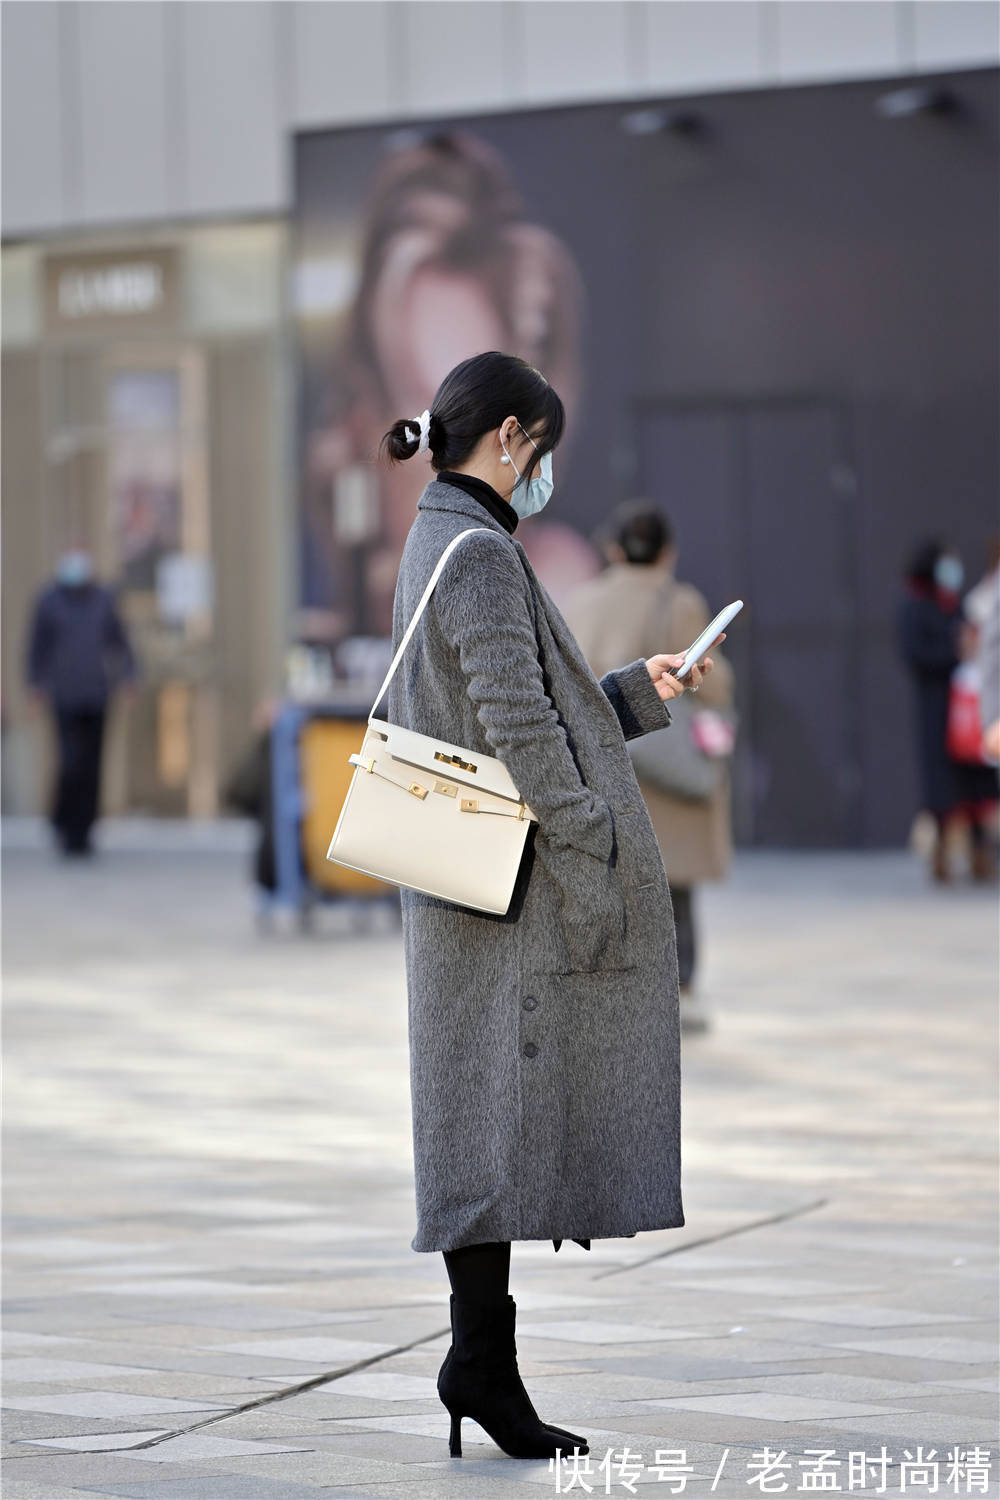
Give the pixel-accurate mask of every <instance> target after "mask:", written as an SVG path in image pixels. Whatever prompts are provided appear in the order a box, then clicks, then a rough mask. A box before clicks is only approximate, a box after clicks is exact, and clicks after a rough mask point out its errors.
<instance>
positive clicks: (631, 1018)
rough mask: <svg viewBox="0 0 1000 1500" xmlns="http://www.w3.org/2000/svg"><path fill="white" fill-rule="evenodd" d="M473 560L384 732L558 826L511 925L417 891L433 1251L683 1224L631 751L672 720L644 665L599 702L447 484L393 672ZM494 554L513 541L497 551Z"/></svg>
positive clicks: (670, 1074)
mask: <svg viewBox="0 0 1000 1500" xmlns="http://www.w3.org/2000/svg"><path fill="white" fill-rule="evenodd" d="M469 526H482V527H485V528H486V530H485V531H481V532H477V533H476V535H474V536H470V537H466V538H465V539H464V540H463V541H462V542H461V543H460V544H459V546H458V547H457V548H456V550H455V551H454V552H453V553H452V555H451V557H450V559H449V561H448V563H447V565H446V567H445V570H444V572H443V574H442V576H441V578H440V580H439V582H438V584H437V587H436V588H435V590H434V593H433V595H432V596H431V601H430V603H429V604H428V606H427V608H426V610H425V611H424V614H423V616H422V618H421V621H420V623H419V625H418V626H417V629H416V632H415V634H414V637H413V639H412V641H411V642H410V644H409V646H408V648H407V651H406V654H405V655H404V657H403V661H402V663H401V664H400V667H399V670H398V671H397V672H396V675H395V677H394V678H393V680H392V683H391V684H390V687H389V693H388V703H387V705H385V706H384V707H383V710H382V711H383V712H386V716H387V717H388V718H389V719H390V720H391V721H392V722H393V723H396V724H401V725H403V726H405V727H407V728H410V729H414V730H418V731H419V732H421V733H423V734H430V735H440V736H442V738H446V739H448V740H450V741H451V742H452V743H453V744H459V745H463V746H465V747H467V748H468V749H470V750H473V751H476V750H478V751H479V752H480V753H481V754H488V755H495V756H497V757H498V758H499V759H500V760H501V761H503V763H504V765H505V766H506V767H507V769H508V770H509V772H510V774H511V776H512V777H513V779H514V782H515V784H516V785H517V787H518V790H519V791H520V793H521V796H522V797H523V798H524V800H525V801H526V802H527V803H528V805H529V806H530V807H531V809H532V811H533V812H534V813H535V814H536V816H537V818H538V823H537V825H533V826H532V828H531V830H530V831H529V835H528V841H527V845H526V849H525V855H524V860H523V862H522V865H521V870H520V874H519V876H518V881H517V885H516V888H515V892H514V898H513V900H512V902H511V906H510V910H509V911H508V912H507V913H506V914H505V915H503V916H495V915H490V914H487V913H483V912H477V911H473V910H471V909H470V908H467V907H462V906H457V905H455V904H453V903H450V902H447V901H442V900H440V899H438V898H437V897H433V896H427V895H423V894H422V893H420V892H417V891H412V890H409V889H403V890H402V891H401V900H402V916H403V940H404V952H405V960H406V976H407V993H408V1022H409V1041H410V1091H411V1104H412V1115H413V1154H414V1171H415V1183H416V1201H417V1232H416V1235H415V1236H414V1238H413V1240H412V1241H411V1246H412V1248H413V1249H414V1250H417V1251H431V1250H438V1251H440V1250H451V1249H455V1248H457V1247H459V1246H462V1245H472V1244H477V1243H480V1242H483V1241H488V1240H538V1239H549V1238H552V1239H601V1238H613V1237H618V1236H630V1235H633V1234H635V1233H636V1232H638V1231H640V1230H644V1229H667V1228H672V1227H676V1226H679V1225H682V1224H683V1223H684V1211H683V1207H682V1202H681V1161H680V1037H679V1005H678V989H677V959H676V947H675V940H674V922H673V911H672V908H671V901H670V892H669V889H668V886H667V879H666V875H665V873H664V868H663V862H662V859H661V857H660V851H659V847H658V844H657V840H656V836H655V834H654V832H653V828H652V825H651V823H650V820H649V814H648V813H647V811H646V807H645V804H644V802H643V799H642V797H641V795H640V792H639V788H638V785H637V783H636V779H635V774H634V772H633V770H632V762H631V760H630V758H629V754H628V751H627V749H626V747H625V741H626V739H630V738H632V737H634V736H635V735H639V734H644V733H647V732H648V731H651V730H654V729H660V728H662V727H663V726H664V724H667V723H669V722H670V715H669V713H668V711H667V708H666V705H665V704H664V703H663V701H662V700H661V698H660V697H659V694H658V693H657V691H656V688H655V687H654V685H653V682H652V680H651V678H650V676H649V672H648V671H647V668H646V665H645V662H644V661H643V660H638V661H634V662H631V663H629V664H627V665H625V666H623V667H622V668H621V669H619V670H617V671H613V672H609V673H607V674H606V675H605V676H604V677H602V678H601V680H600V682H598V680H597V678H596V677H595V676H594V674H593V672H592V671H591V669H590V667H589V666H588V665H587V662H586V660H585V658H584V656H583V654H582V652H581V650H580V648H579V646H578V645H577V643H576V640H575V638H574V637H573V635H572V634H571V633H570V630H569V628H568V626H567V625H566V623H565V621H564V620H563V618H562V616H561V615H560V613H559V611H558V610H557V608H556V606H555V604H554V603H553V602H552V600H551V599H550V597H549V595H548V594H547V592H546V590H545V589H544V587H543V586H542V584H541V583H540V581H539V580H538V578H537V577H536V575H535V573H534V572H533V570H532V568H531V565H530V564H529V562H528V559H527V556H526V554H525V552H524V549H523V547H522V546H521V545H520V543H519V542H518V541H517V540H516V539H515V537H513V536H512V535H510V534H509V533H508V532H507V531H506V530H505V529H504V527H503V526H502V525H501V524H500V522H499V521H497V520H495V519H494V518H493V516H492V515H490V513H489V512H488V511H487V510H486V509H485V507H484V506H482V505H480V504H479V503H478V501H476V500H475V499H473V498H472V497H471V496H470V495H467V494H466V493H465V492H464V491H463V490H460V489H458V488H456V487H455V486H453V485H449V484H446V483H442V482H441V481H440V480H433V481H432V482H431V483H430V484H428V486H427V487H426V489H425V490H424V493H423V494H422V496H421V497H420V500H419V501H418V503H417V516H416V519H415V520H414V522H413V525H412V527H411V528H410V532H409V535H408V537H407V539H406V544H405V547H404V550H403V555H402V559H401V562H400V569H399V578H398V582H397V586H396V595H395V604H394V611H393V647H394V648H395V647H396V646H397V645H398V643H399V640H400V638H401V636H402V634H403V632H404V630H405V628H406V625H407V623H408V622H409V620H410V618H411V616H412V614H413V613H414V611H415V609H416V607H417V604H418V602H419V599H420V595H421V593H422V592H423V589H424V587H425V585H426V583H427V580H428V578H429V576H430V574H431V571H432V569H433V567H434V564H435V563H436V562H437V560H438V558H439V557H440V555H441V553H442V551H443V550H444V548H445V546H446V545H447V543H448V542H449V541H450V539H451V538H452V537H453V536H455V535H456V534H457V533H458V532H460V531H462V530H464V529H466V528H467V527H469ZM491 533H492V534H491Z"/></svg>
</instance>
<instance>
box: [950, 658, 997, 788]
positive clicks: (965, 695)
mask: <svg viewBox="0 0 1000 1500" xmlns="http://www.w3.org/2000/svg"><path fill="white" fill-rule="evenodd" d="M945 747H946V749H947V751H948V754H949V755H950V757H951V759H952V760H961V761H966V762H971V763H972V764H974V765H979V766H982V765H986V764H987V762H986V761H985V760H984V759H983V749H982V747H983V726H982V722H981V720H980V717H979V668H978V666H977V665H976V663H975V662H971V661H966V662H963V663H962V665H961V666H960V667H956V668H955V670H954V672H953V673H952V674H951V690H950V692H949V694H948V728H947V732H946V735H945Z"/></svg>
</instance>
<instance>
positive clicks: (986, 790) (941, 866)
mask: <svg viewBox="0 0 1000 1500" xmlns="http://www.w3.org/2000/svg"><path fill="white" fill-rule="evenodd" d="M964 581H965V569H964V566H963V564H962V560H961V558H960V557H959V555H958V552H957V551H956V549H955V548H954V547H951V546H948V545H946V544H945V543H944V542H942V541H940V540H938V539H932V540H929V541H926V542H923V543H922V544H921V545H920V546H919V547H918V548H917V551H916V552H915V553H914V555H913V558H912V559H911V562H910V564H909V567H908V570H907V573H906V592H905V595H904V598H903V600H902V603H901V605H900V608H899V614H898V632H899V643H900V650H901V653H902V656H903V660H904V662H905V663H906V665H907V667H908V668H909V670H910V674H911V677H912V680H913V686H914V705H915V709H916V729H917V755H918V761H919V767H920V780H921V801H922V805H923V808H924V810H925V811H926V812H928V813H929V814H930V815H931V817H932V818H933V820H934V838H933V843H932V846H931V858H930V870H931V874H932V876H933V878H934V879H935V880H936V881H941V882H944V881H947V880H949V879H950V876H951V869H950V863H949V857H948V843H949V838H950V835H951V833H952V830H953V829H954V828H957V827H958V826H959V825H964V826H965V828H966V829H967V833H968V839H969V850H970V868H971V873H972V876H973V878H974V879H976V880H987V879H990V878H991V877H992V874H993V851H992V850H991V847H990V838H989V819H990V817H991V814H992V810H993V806H994V804H995V800H996V772H995V770H994V769H993V768H991V767H990V766H989V765H987V764H985V763H984V762H983V761H982V759H981V757H980V755H979V754H978V750H977V747H973V749H972V750H970V749H968V748H967V747H965V746H962V745H960V744H959V743H958V741H959V739H960V738H961V736H960V735H959V734H958V733H957V722H960V721H961V718H962V698H963V696H965V695H966V694H967V693H968V691H969V690H970V689H969V684H968V683H966V681H965V679H964V677H963V675H962V674H961V673H960V672H959V669H960V667H961V666H962V663H963V662H969V661H971V660H972V658H973V657H974V654H975V649H976V642H975V631H974V629H972V628H970V625H969V622H968V621H967V620H966V618H965V616H964V613H963V609H962V584H963V582H964ZM966 717H967V716H966Z"/></svg>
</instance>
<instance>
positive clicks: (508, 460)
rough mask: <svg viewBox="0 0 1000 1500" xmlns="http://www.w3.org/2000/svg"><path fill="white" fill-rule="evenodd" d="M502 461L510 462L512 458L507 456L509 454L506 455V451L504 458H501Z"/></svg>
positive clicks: (503, 462)
mask: <svg viewBox="0 0 1000 1500" xmlns="http://www.w3.org/2000/svg"><path fill="white" fill-rule="evenodd" d="M500 462H501V463H502V464H509V463H510V459H509V458H508V457H507V455H506V453H505V454H504V456H503V458H502V459H501V460H500Z"/></svg>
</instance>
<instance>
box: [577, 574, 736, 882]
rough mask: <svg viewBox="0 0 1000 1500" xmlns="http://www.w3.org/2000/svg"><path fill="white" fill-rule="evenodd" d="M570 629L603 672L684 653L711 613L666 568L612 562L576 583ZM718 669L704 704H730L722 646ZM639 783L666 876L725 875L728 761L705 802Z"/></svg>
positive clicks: (702, 695) (703, 691) (702, 696)
mask: <svg viewBox="0 0 1000 1500" xmlns="http://www.w3.org/2000/svg"><path fill="white" fill-rule="evenodd" d="M564 614H565V616H566V619H567V621H568V623H569V626H570V628H571V630H572V631H573V633H574V635H575V636H576V638H577V640H578V641H579V642H580V646H581V648H582V649H583V652H584V654H585V656H586V658H587V660H588V661H589V662H590V665H591V667H592V668H593V669H594V671H595V672H597V673H598V674H600V673H602V672H605V671H607V670H608V668H609V667H610V666H612V665H613V663H614V662H616V661H621V660H623V659H624V658H627V657H631V656H635V655H636V654H641V655H642V656H644V657H646V656H653V655H655V654H656V652H658V651H683V650H684V649H685V647H686V646H690V644H691V642H692V641H693V640H694V639H695V638H696V637H697V636H699V635H700V634H701V632H702V631H703V630H704V629H705V626H706V625H707V624H708V622H709V620H710V619H711V618H712V617H711V615H710V614H709V612H708V605H707V604H706V603H705V599H704V596H703V595H702V594H700V593H699V592H698V590H697V589H696V588H694V587H693V586H692V585H691V584H690V583H680V582H677V581H675V580H673V578H672V576H671V573H670V571H669V570H668V569H667V568H665V567H660V566H657V565H652V564H651V565H650V566H648V567H643V566H641V565H639V564H636V563H624V562H623V563H614V564H612V566H611V567H609V568H606V569H605V571H604V572H603V573H601V574H599V575H598V577H596V578H591V579H588V580H587V582H586V583H584V584H581V585H580V587H579V588H578V589H576V590H575V591H574V593H573V595H572V597H571V599H570V601H569V603H568V605H567V606H566V607H565V609H564ZM712 665H713V670H712V671H711V672H710V673H709V674H708V676H707V677H706V678H705V681H704V683H703V685H702V686H701V688H699V690H698V691H699V697H698V706H699V707H700V708H719V709H723V708H731V707H732V704H733V674H732V668H731V666H730V664H729V662H728V661H727V660H726V658H725V656H724V655H723V654H722V651H721V650H720V648H719V647H716V648H715V650H714V651H713V652H712ZM639 787H640V790H641V791H642V795H643V797H644V798H645V799H646V806H647V807H648V809H649V816H650V818H651V819H652V822H653V828H654V829H655V831H656V837H657V839H658V840H659V843H660V853H661V854H662V855H663V863H664V865H665V867H666V871H667V879H668V880H669V881H670V884H671V885H674V886H691V885H698V884H700V883H701V882H702V881H703V880H721V879H722V878H723V876H724V875H726V873H727V872H728V870H729V866H730V863H731V861H732V852H733V850H732V813H731V801H732V798H731V791H730V776H729V770H728V767H727V768H726V770H725V771H724V772H723V775H722V778H721V780H720V783H719V786H718V789H717V790H716V791H715V792H714V793H713V795H712V796H711V797H709V798H707V799H706V800H705V801H704V802H694V801H690V800H686V799H684V798H682V797H671V796H670V795H669V794H668V793H667V792H663V791H660V790H658V789H657V788H656V787H654V786H652V785H651V784H650V783H649V782H647V781H645V780H642V779H640V781H639Z"/></svg>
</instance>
